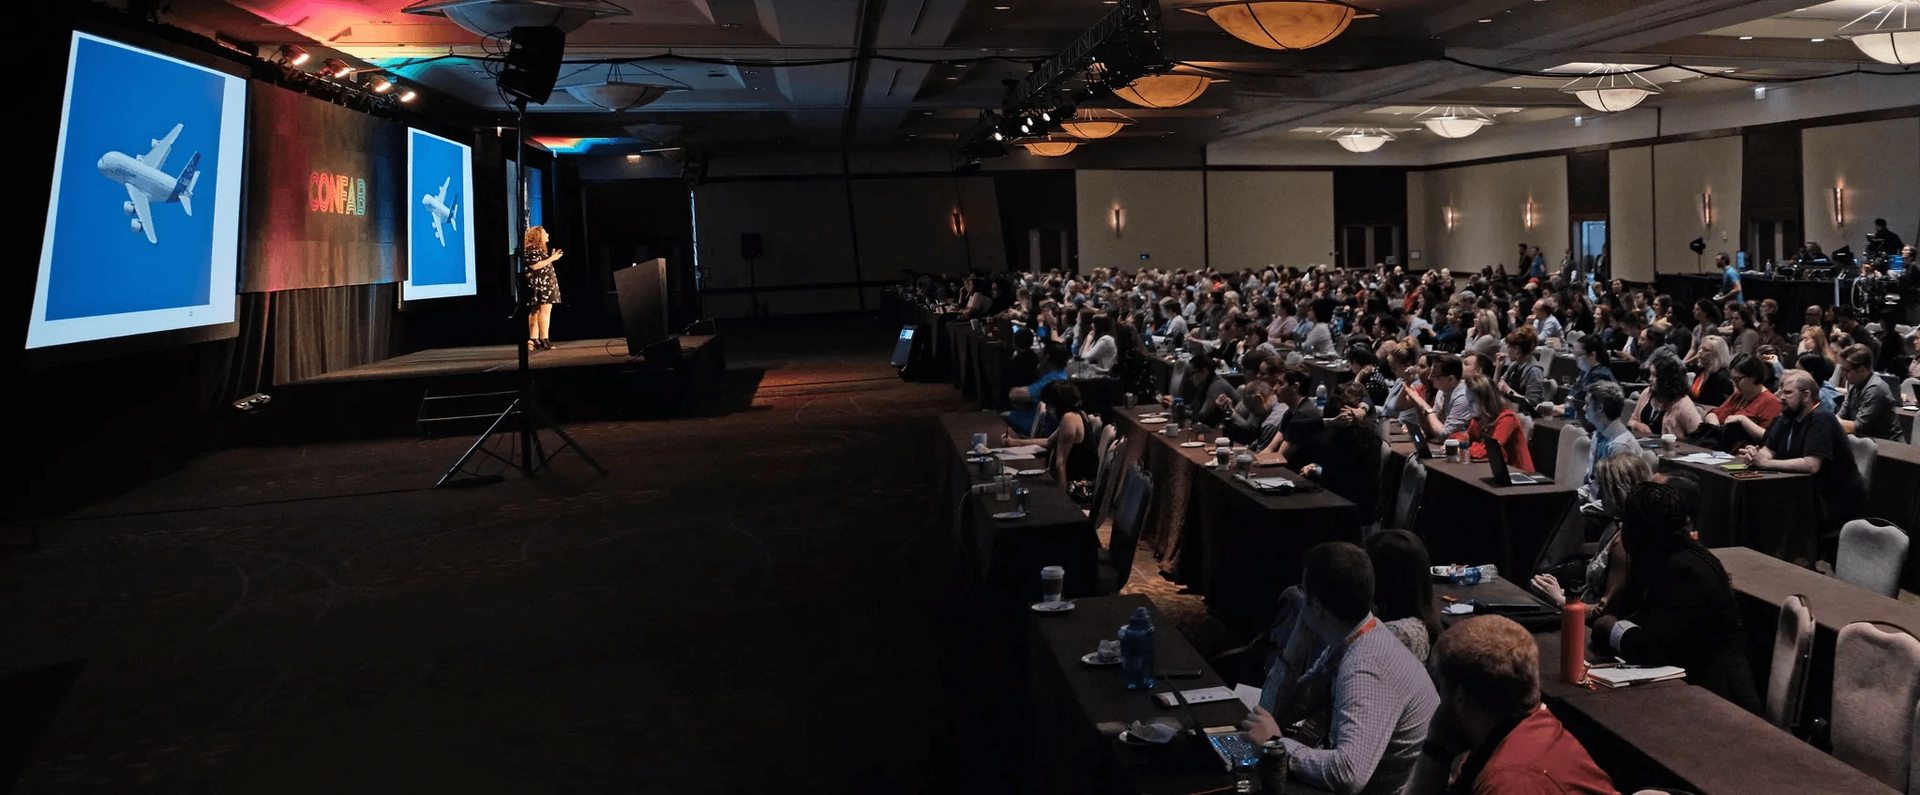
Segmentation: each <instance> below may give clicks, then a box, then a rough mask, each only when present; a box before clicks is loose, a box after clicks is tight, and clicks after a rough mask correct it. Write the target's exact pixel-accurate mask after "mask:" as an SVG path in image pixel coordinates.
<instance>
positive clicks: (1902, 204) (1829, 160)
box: [1800, 118, 1920, 255]
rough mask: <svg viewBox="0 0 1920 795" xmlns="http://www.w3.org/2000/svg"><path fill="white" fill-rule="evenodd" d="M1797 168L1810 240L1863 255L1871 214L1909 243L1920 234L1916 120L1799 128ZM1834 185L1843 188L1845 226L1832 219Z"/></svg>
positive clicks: (1919, 153) (1919, 155) (1918, 130)
mask: <svg viewBox="0 0 1920 795" xmlns="http://www.w3.org/2000/svg"><path fill="white" fill-rule="evenodd" d="M1800 168H1801V185H1802V188H1801V190H1802V191H1803V193H1804V198H1803V201H1804V202H1805V205H1804V208H1803V212H1804V213H1805V214H1806V224H1807V239H1808V240H1812V241H1814V242H1816V243H1819V244H1820V245H1821V247H1822V248H1824V249H1826V250H1828V251H1832V250H1834V249H1836V248H1839V247H1840V246H1843V245H1847V246H1852V247H1853V252H1854V254H1855V255H1859V254H1863V253H1865V252H1866V236H1867V233H1868V232H1871V231H1873V219H1875V218H1885V219H1887V228H1888V229H1891V230H1893V232H1894V234H1897V235H1899V236H1900V239H1902V240H1905V241H1906V242H1907V243H1908V244H1909V245H1912V244H1914V242H1915V238H1916V237H1920V230H1916V228H1915V227H1916V226H1920V118H1909V119H1891V120H1888V121H1876V122H1867V123H1864V124H1846V125H1841V126H1837V127H1814V128H1810V129H1807V130H1803V131H1801V134H1800ZM1836 186H1844V188H1845V190H1846V204H1845V209H1846V225H1845V227H1840V226H1836V225H1835V224H1834V222H1833V195H1832V193H1831V192H1830V191H1832V190H1833V188H1835V187H1836Z"/></svg>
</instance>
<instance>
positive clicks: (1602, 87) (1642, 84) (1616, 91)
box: [1560, 64, 1664, 113]
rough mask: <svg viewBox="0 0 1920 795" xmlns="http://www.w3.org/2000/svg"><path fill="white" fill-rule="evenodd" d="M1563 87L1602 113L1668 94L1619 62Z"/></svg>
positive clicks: (1615, 111) (1563, 89)
mask: <svg viewBox="0 0 1920 795" xmlns="http://www.w3.org/2000/svg"><path fill="white" fill-rule="evenodd" d="M1560 90H1561V91H1564V92H1566V93H1568V94H1572V95H1574V96H1575V97H1577V98H1578V99H1579V100H1580V101H1581V102H1582V103H1583V104H1585V105H1586V106H1587V107H1589V108H1593V109H1594V110H1597V111H1600V112H1602V113H1619V112H1620V111H1623V110H1627V109H1629V108H1632V107H1633V106H1635V105H1638V104H1640V101H1641V100H1643V99H1646V98H1647V97H1650V96H1653V95H1654V94H1660V93H1664V92H1663V91H1662V90H1661V89H1660V86H1658V85H1656V84H1654V82H1653V81H1652V80H1648V79H1647V78H1645V77H1641V76H1640V75H1639V74H1637V73H1635V72H1630V71H1626V68H1625V67H1622V66H1619V65H1617V64H1602V65H1600V66H1599V67H1598V68H1596V69H1594V70H1593V71H1592V72H1588V73H1587V76H1585V77H1581V78H1577V79H1575V80H1573V81H1571V82H1568V83H1567V84H1566V85H1564V86H1561V87H1560Z"/></svg>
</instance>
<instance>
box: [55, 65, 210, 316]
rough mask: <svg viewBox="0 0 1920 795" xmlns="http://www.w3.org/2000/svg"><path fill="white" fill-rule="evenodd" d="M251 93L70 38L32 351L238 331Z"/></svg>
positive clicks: (199, 70) (193, 68)
mask: <svg viewBox="0 0 1920 795" xmlns="http://www.w3.org/2000/svg"><path fill="white" fill-rule="evenodd" d="M246 107H247V81H246V80H245V79H244V78H241V77H238V76H235V75H232V74H228V73H226V72H221V71H216V70H214V69H210V68H207V67H205V66H200V65H197V64H192V63H188V62H186V61H182V60H179V59H176V58H172V57H168V56H165V55H161V54H159V53H156V52H151V51H148V50H143V49H140V48H137V47H133V46H129V45H126V44H122V43H119V42H116V41H112V40H109V39H105V38H101V37H99V36H94V35H91V34H87V33H81V32H77V31H76V32H75V33H74V34H73V45H72V50H71V54H70V55H69V56H68V58H67V90H66V95H65V99H64V101H63V103H62V107H61V113H60V137H59V145H58V148H57V149H56V150H55V155H54V173H53V183H52V185H53V189H52V192H51V193H50V195H49V196H48V201H47V224H46V234H45V237H43V238H42V242H41V246H40V270H39V278H38V281H37V282H36V283H35V286H34V292H33V316H32V317H31V318H30V319H29V321H28V325H27V343H26V347H28V348H43V347H47V346H52V345H64V344H68V343H76V342H87V341H92V340H103V339H110V338H114V337H125V336H130V335H135V334H147V333H153V332H161V331H173V330H176V329H184V328H194V327H199V326H211V325H217V324H222V323H232V322H233V321H234V288H235V285H236V283H237V279H238V276H237V270H238V266H239V246H240V172H241V158H243V157H244V156H245V142H246Z"/></svg>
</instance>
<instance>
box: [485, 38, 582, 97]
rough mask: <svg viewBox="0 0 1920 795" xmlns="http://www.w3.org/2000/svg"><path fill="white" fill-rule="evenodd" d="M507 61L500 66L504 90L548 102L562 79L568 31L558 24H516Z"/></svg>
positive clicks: (501, 82) (500, 80) (515, 94)
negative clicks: (547, 25) (517, 26)
mask: <svg viewBox="0 0 1920 795" xmlns="http://www.w3.org/2000/svg"><path fill="white" fill-rule="evenodd" d="M509 40H510V41H511V42H512V46H511V47H510V48H509V49H508V50H507V62H506V64H505V65H504V66H502V67H500V78H499V83H500V90H501V91H505V92H507V93H508V94H512V95H514V96H516V97H519V98H521V99H524V100H526V101H528V102H531V103H533V104H535V105H545V104H547V98H548V97H551V96H553V84H554V82H555V81H557V80H559V79H560V59H561V57H562V56H563V55H564V54H565V50H566V47H567V34H566V33H565V32H563V31H561V30H560V29H559V28H556V27H551V26H549V27H537V28H531V27H526V28H514V29H513V32H512V33H511V34H509Z"/></svg>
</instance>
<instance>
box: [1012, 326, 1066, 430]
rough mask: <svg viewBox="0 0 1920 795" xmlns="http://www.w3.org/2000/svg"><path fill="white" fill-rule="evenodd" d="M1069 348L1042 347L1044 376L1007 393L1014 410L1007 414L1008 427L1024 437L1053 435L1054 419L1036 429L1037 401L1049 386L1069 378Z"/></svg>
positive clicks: (1041, 361) (1039, 376) (1041, 363)
mask: <svg viewBox="0 0 1920 795" xmlns="http://www.w3.org/2000/svg"><path fill="white" fill-rule="evenodd" d="M1067 360H1068V356H1067V346H1065V345H1062V344H1060V343H1058V342H1049V343H1046V344H1045V345H1042V346H1041V347H1040V374H1039V375H1038V376H1036V377H1035V378H1034V381H1033V383H1031V384H1028V385H1026V386H1016V387H1014V388H1013V389H1011V390H1009V391H1008V393H1007V400H1008V402H1010V403H1012V404H1013V410H1012V411H1009V412H1007V424H1008V425H1009V426H1012V427H1013V430H1014V431H1015V432H1016V433H1019V434H1020V435H1021V436H1046V435H1049V434H1051V433H1053V424H1052V419H1053V418H1052V417H1051V416H1046V417H1044V418H1042V419H1041V424H1039V425H1035V424H1034V419H1035V418H1036V415H1037V414H1038V411H1037V408H1038V404H1037V400H1036V399H1037V398H1038V396H1039V395H1040V393H1041V391H1042V390H1044V389H1046V386H1047V385H1048V384H1051V383H1053V382H1055V381H1058V380H1061V379H1063V378H1066V377H1067Z"/></svg>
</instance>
